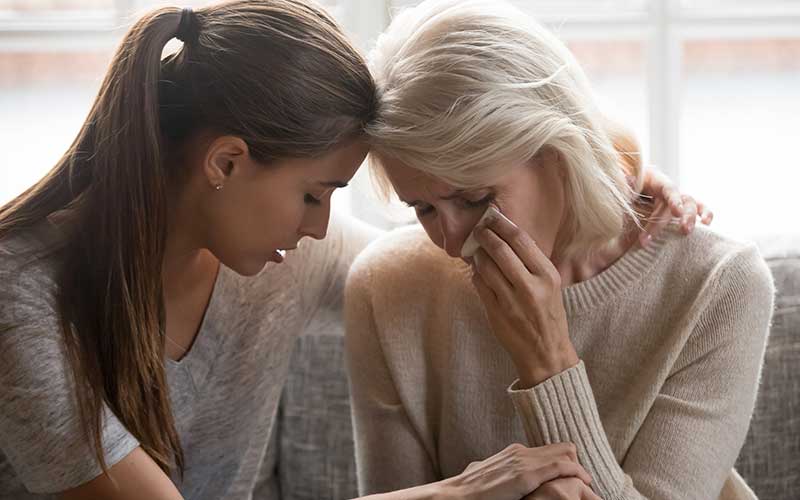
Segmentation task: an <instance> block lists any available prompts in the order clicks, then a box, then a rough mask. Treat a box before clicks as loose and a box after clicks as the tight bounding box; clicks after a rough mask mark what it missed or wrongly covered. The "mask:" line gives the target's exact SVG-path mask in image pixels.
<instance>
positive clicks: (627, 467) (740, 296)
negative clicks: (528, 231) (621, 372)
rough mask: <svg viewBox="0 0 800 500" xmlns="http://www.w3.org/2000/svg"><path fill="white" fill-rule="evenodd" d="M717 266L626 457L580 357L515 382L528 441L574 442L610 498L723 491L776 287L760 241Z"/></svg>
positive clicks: (661, 498)
mask: <svg viewBox="0 0 800 500" xmlns="http://www.w3.org/2000/svg"><path fill="white" fill-rule="evenodd" d="M720 269H721V270H720V271H719V272H718V276H717V278H716V280H714V281H712V286H710V287H709V293H710V295H709V297H708V300H707V306H706V307H705V308H704V310H703V311H702V312H701V313H700V317H699V321H698V322H697V323H696V324H695V326H694V329H693V331H692V333H691V335H690V336H689V338H688V340H687V342H686V344H685V346H684V348H683V350H682V351H681V353H680V355H679V356H678V358H677V360H676V362H675V364H674V366H673V367H672V369H671V371H670V375H669V376H668V378H667V379H666V380H665V382H664V384H663V386H662V387H661V388H660V391H659V394H658V395H657V397H656V399H655V401H654V403H653V406H652V407H651V408H650V411H649V413H648V415H647V416H646V417H645V420H644V422H643V425H642V427H641V428H640V429H639V431H638V433H637V434H636V437H635V439H634V441H633V442H632V443H631V445H630V448H629V449H628V451H627V454H626V455H625V457H624V459H623V460H622V463H621V464H618V463H617V462H616V460H615V458H614V454H613V452H612V449H611V447H610V445H609V442H608V439H607V437H606V434H605V432H604V430H603V426H602V423H601V421H600V419H599V417H598V411H597V406H596V402H595V399H594V396H593V393H592V388H591V385H590V383H589V379H588V377H587V374H586V370H585V366H584V365H583V362H581V363H579V364H578V365H577V366H575V367H573V368H570V369H569V370H566V371H564V372H562V373H560V374H558V375H556V376H554V377H552V378H550V379H548V380H546V381H545V382H543V383H541V384H539V385H537V386H536V387H533V388H531V389H528V390H515V389H514V385H512V386H511V387H510V388H509V393H510V395H511V398H512V400H513V402H514V405H515V407H516V408H517V412H518V415H519V416H520V417H521V419H522V421H523V425H524V427H525V431H526V434H527V437H528V439H529V441H530V444H531V445H532V446H542V445H546V444H552V443H557V442H573V443H575V445H576V446H577V448H578V456H579V460H580V462H581V464H582V465H583V466H584V467H585V468H586V469H587V471H588V472H589V473H590V474H591V475H592V477H593V479H594V482H593V488H594V489H595V491H596V493H597V494H598V495H600V496H601V497H602V498H603V499H605V500H623V499H624V500H632V499H641V498H650V499H653V500H667V499H704V500H712V499H717V498H718V496H719V493H720V490H721V489H722V486H723V484H724V483H725V480H726V479H727V478H728V476H729V475H730V473H731V469H732V467H733V465H734V463H735V461H736V458H737V456H738V454H739V451H740V449H741V447H742V445H743V443H744V439H745V437H746V434H747V430H748V427H749V424H750V418H751V415H752V412H753V407H754V404H755V398H756V392H757V389H758V380H759V376H760V371H761V366H762V362H763V356H764V350H765V347H766V340H767V336H768V331H769V323H770V318H771V314H772V304H773V295H774V288H773V284H772V278H771V275H770V272H769V269H768V268H767V266H766V263H765V262H764V261H763V259H761V257H760V256H759V254H758V252H757V250H756V249H755V247H748V248H747V249H745V250H744V251H741V252H739V253H738V254H735V255H734V256H732V257H731V258H730V259H729V262H728V263H727V264H726V265H722V266H720Z"/></svg>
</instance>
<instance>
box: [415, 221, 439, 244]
mask: <svg viewBox="0 0 800 500" xmlns="http://www.w3.org/2000/svg"><path fill="white" fill-rule="evenodd" d="M419 222H420V224H422V228H423V229H424V230H425V234H427V235H428V238H430V240H431V241H432V242H433V244H434V245H436V246H437V247H439V248H442V247H443V246H444V241H443V240H442V232H441V231H440V230H439V225H438V224H437V223H436V222H435V221H432V220H431V218H430V217H426V218H423V219H421V220H420V221H419Z"/></svg>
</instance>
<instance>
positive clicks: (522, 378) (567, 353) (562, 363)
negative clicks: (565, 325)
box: [515, 343, 580, 390]
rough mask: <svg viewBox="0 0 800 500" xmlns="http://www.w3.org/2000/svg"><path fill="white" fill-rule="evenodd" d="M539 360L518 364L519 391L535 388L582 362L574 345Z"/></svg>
mask: <svg viewBox="0 0 800 500" xmlns="http://www.w3.org/2000/svg"><path fill="white" fill-rule="evenodd" d="M537 358H539V359H534V358H533V357H528V358H525V359H522V360H520V361H519V362H516V363H515V365H516V367H517V375H518V377H519V383H518V384H517V389H519V390H525V389H530V388H532V387H535V386H537V385H539V384H541V383H542V382H544V381H546V380H547V379H549V378H552V377H555V376H556V375H558V374H559V373H562V372H565V371H567V370H569V369H570V368H572V367H574V366H576V365H577V364H578V363H579V362H580V358H579V357H578V353H577V352H575V349H574V348H573V347H572V344H571V343H570V345H569V346H568V347H566V348H564V349H561V350H560V351H558V352H557V353H554V354H552V355H550V356H547V357H541V356H537Z"/></svg>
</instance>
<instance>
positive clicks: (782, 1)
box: [681, 0, 800, 10]
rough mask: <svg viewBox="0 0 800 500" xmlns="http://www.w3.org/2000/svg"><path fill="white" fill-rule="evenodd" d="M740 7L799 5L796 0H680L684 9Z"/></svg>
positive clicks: (799, 2)
mask: <svg viewBox="0 0 800 500" xmlns="http://www.w3.org/2000/svg"><path fill="white" fill-rule="evenodd" d="M742 7H759V8H763V7H800V1H798V0H766V1H765V0H681V8H684V9H690V10H691V9H708V8H722V9H726V8H735V9H739V8H742Z"/></svg>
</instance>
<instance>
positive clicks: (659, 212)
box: [639, 168, 714, 247]
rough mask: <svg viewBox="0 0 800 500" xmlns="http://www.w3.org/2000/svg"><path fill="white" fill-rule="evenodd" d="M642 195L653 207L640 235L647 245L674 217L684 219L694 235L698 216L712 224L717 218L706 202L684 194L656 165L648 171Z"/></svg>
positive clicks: (685, 229)
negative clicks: (655, 167) (656, 168)
mask: <svg viewBox="0 0 800 500" xmlns="http://www.w3.org/2000/svg"><path fill="white" fill-rule="evenodd" d="M640 195H641V197H642V198H644V199H647V200H648V201H649V203H648V205H650V206H651V210H650V213H649V215H648V216H647V217H646V218H645V226H644V230H643V231H642V232H641V234H640V235H639V242H640V243H641V245H642V246H645V247H646V246H647V245H648V244H649V243H650V241H652V239H653V238H655V237H656V236H658V235H659V234H660V233H661V231H662V230H663V229H664V228H665V227H666V226H667V224H669V223H670V222H671V221H672V220H673V219H678V220H679V221H680V225H681V229H682V230H683V233H684V234H690V233H691V232H692V231H693V230H694V227H695V223H696V221H697V218H698V217H700V221H701V222H702V223H703V224H705V225H709V224H711V221H712V220H713V219H714V213H713V212H712V211H711V210H709V209H708V207H707V206H706V205H705V203H703V202H701V201H699V200H696V199H695V198H694V197H692V196H690V195H687V194H682V193H681V192H680V191H679V190H678V188H677V186H675V184H674V183H673V182H672V181H671V180H670V179H669V177H667V176H666V175H664V174H663V173H661V172H659V171H658V170H655V169H653V168H647V169H645V170H644V173H643V184H642V189H641V192H640Z"/></svg>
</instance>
